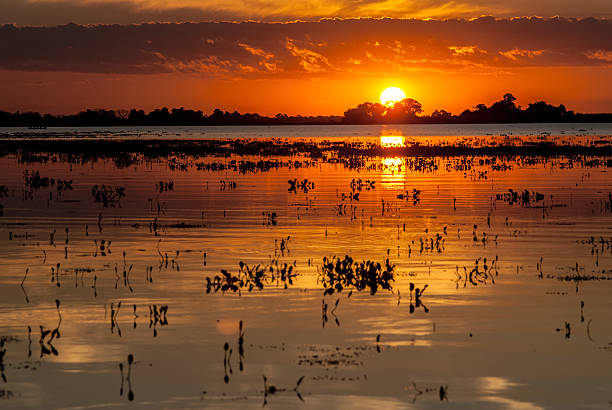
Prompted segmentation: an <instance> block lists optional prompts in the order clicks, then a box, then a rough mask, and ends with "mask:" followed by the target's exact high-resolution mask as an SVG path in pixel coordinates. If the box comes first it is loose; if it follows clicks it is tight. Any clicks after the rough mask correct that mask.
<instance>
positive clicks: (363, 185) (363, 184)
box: [351, 178, 376, 191]
mask: <svg viewBox="0 0 612 410" xmlns="http://www.w3.org/2000/svg"><path fill="white" fill-rule="evenodd" d="M375 188H376V181H373V180H369V179H366V180H365V181H364V180H362V179H361V178H358V179H355V178H353V179H352V180H351V189H352V190H353V191H361V190H363V189H365V190H366V191H369V190H371V189H375Z"/></svg>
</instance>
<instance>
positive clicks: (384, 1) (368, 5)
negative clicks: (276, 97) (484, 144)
mask: <svg viewBox="0 0 612 410" xmlns="http://www.w3.org/2000/svg"><path fill="white" fill-rule="evenodd" d="M481 15H495V16H496V17H506V18H507V17H515V16H545V17H552V16H557V15H558V16H573V17H589V16H593V17H599V18H610V17H612V2H610V1H609V0H582V1H576V0H538V1H533V0H512V1H507V0H300V1H292V2H291V1H286V0H3V1H1V2H0V24H4V23H15V24H18V25H47V26H48V25H57V24H67V23H70V22H75V23H79V24H114V23H119V24H132V23H144V22H151V21H158V22H186V21H220V20H223V21H244V20H252V19H254V20H258V21H267V22H274V21H276V22H287V21H294V20H297V19H299V20H318V19H320V18H330V17H340V18H355V17H391V18H420V19H424V18H438V19H439V18H473V17H478V16H481Z"/></svg>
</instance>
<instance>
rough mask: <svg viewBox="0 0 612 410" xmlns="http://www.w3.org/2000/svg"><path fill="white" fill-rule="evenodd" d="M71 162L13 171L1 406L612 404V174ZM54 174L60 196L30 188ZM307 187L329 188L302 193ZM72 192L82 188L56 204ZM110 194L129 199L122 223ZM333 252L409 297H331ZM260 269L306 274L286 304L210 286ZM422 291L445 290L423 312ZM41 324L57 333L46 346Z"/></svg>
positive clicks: (560, 164) (510, 168)
mask: <svg viewBox="0 0 612 410" xmlns="http://www.w3.org/2000/svg"><path fill="white" fill-rule="evenodd" d="M384 142H385V141H384V140H383V143H384ZM387 142H388V141H387ZM53 158H54V159H55V160H53V159H51V160H49V161H47V162H36V163H26V162H23V161H20V157H19V156H16V155H6V156H5V157H3V158H1V159H0V175H2V178H1V180H0V185H5V186H6V187H7V189H8V191H7V193H6V196H4V197H3V198H0V204H2V205H3V206H4V209H3V212H4V215H3V216H2V217H0V243H1V247H0V258H1V260H2V270H1V271H0V318H1V321H0V336H4V337H5V339H4V340H5V343H4V349H5V350H6V353H5V355H4V358H3V363H4V368H3V371H2V373H3V374H4V377H5V378H6V381H2V380H0V405H1V406H2V407H7V408H13V407H14V408H22V407H46V408H88V407H111V406H112V407H123V406H125V407H135V406H138V407H147V408H149V407H158V408H176V407H198V408H200V407H210V408H226V407H227V408H260V407H262V406H263V405H265V406H266V407H270V408H296V407H297V408H300V407H305V408H325V409H328V408H338V409H342V408H351V409H353V408H374V407H376V408H391V409H396V408H398V409H399V408H440V407H448V406H451V407H453V408H466V409H468V408H469V409H471V408H486V409H489V408H499V409H506V408H507V409H517V408H519V409H540V408H568V409H569V408H572V409H573V408H609V406H610V405H611V403H612V374H610V370H609V369H610V365H611V364H612V325H611V323H612V298H610V293H611V291H612V282H611V281H610V280H608V279H612V243H611V241H612V212H611V210H610V206H612V204H610V197H609V193H610V192H612V178H610V174H609V170H610V168H609V167H606V166H604V165H605V163H604V164H602V163H592V162H585V161H584V160H585V159H584V158H582V159H580V158H523V157H506V158H501V157H497V158H489V157H476V158H471V157H469V158H467V157H451V158H447V157H445V158H442V157H430V158H422V159H420V160H417V159H415V158H410V157H408V158H396V157H370V158H365V159H364V163H361V164H360V165H359V166H353V165H354V164H353V163H352V162H347V161H341V160H336V159H334V158H331V157H324V158H310V157H306V156H295V157H291V158H286V157H283V158H264V159H266V160H272V161H273V160H276V159H278V160H279V161H282V162H281V166H278V167H272V168H271V169H269V170H267V171H262V170H261V169H257V168H256V169H255V172H240V171H239V170H234V169H233V168H232V167H231V166H230V167H225V168H224V169H223V170H206V167H205V166H203V165H205V164H207V163H216V164H219V163H223V164H226V165H227V164H230V161H232V160H238V161H240V160H258V159H261V158H253V157H237V156H235V155H234V156H230V157H212V156H204V157H198V158H195V157H191V156H185V157H181V156H178V157H174V158H169V159H165V158H157V159H145V158H143V159H142V160H141V161H139V162H137V163H136V164H135V165H134V164H133V165H129V166H127V167H119V166H118V164H117V163H116V162H113V161H112V160H110V159H99V160H97V161H94V162H89V161H88V162H84V163H79V162H78V161H71V162H68V161H66V158H61V157H53ZM289 160H291V162H289ZM198 164H199V168H201V169H198ZM177 165H180V166H177ZM35 171H39V172H40V176H41V177H43V178H44V177H49V178H54V184H53V185H50V186H48V187H35V186H33V185H36V183H34V184H32V183H30V185H29V186H28V184H26V180H27V178H26V177H27V176H31V175H32V173H33V172H35ZM26 172H27V175H26V174H25V173H26ZM293 178H297V179H298V180H299V181H302V180H303V179H308V180H309V181H312V182H314V188H312V187H311V188H310V189H308V190H307V192H306V189H300V188H299V187H298V188H297V189H296V191H295V192H290V191H288V188H289V187H290V184H289V183H288V182H287V181H288V180H289V179H293ZM58 179H61V180H71V181H72V183H71V188H72V189H63V190H58V188H57V187H58V184H57V182H55V181H57V180H58ZM353 180H355V183H353V185H352V186H351V182H352V181H353ZM357 180H361V181H362V182H363V184H362V185H361V189H359V184H358V183H357ZM366 180H368V181H375V183H374V184H373V185H372V184H369V183H368V184H366V183H365V181H366ZM160 182H164V183H168V182H173V185H172V189H171V190H166V189H164V188H165V185H164V188H162V189H160V185H159V184H160ZM234 183H235V186H234ZM96 184H98V185H102V184H105V185H106V186H108V185H110V186H112V187H119V186H121V187H125V196H123V197H121V198H118V199H117V200H116V201H115V200H113V198H107V199H108V200H109V202H108V203H107V206H106V207H105V206H104V203H103V202H96V200H95V196H94V195H93V194H92V187H93V186H94V185H96ZM368 188H369V189H368ZM509 189H512V190H514V191H518V192H521V193H522V192H524V190H529V191H530V195H529V201H528V202H526V201H525V200H523V201H521V199H520V198H521V196H520V195H519V196H518V198H519V200H518V201H517V202H514V201H513V200H512V197H511V196H509V195H506V196H504V194H508V192H509V191H508V190H509ZM413 190H417V191H418V193H417V192H415V191H413ZM160 191H161V192H160ZM536 192H537V193H539V194H541V196H536V194H535V193H536ZM355 194H358V199H357V198H355V197H354V195H355ZM400 194H401V195H405V196H406V197H407V198H406V197H404V198H398V195H400ZM523 199H525V197H523ZM66 229H67V231H66ZM287 238H289V240H288V242H287V245H286V247H284V248H283V246H282V245H281V243H282V244H283V245H284V244H285V243H284V242H282V241H284V240H286V239H287ZM591 238H593V239H592V240H591ZM102 240H104V241H105V242H104V248H102V245H101V244H102ZM108 241H111V243H110V246H109V244H108ZM421 241H423V242H422V243H423V245H421ZM334 255H335V256H338V257H340V258H343V257H344V255H350V256H351V257H352V258H354V259H355V260H359V261H361V260H373V261H376V262H380V263H382V264H383V266H384V261H385V259H387V258H388V259H389V262H390V264H393V265H394V275H395V280H394V281H393V282H391V286H392V290H386V289H383V288H381V287H379V288H378V289H377V291H376V293H375V294H374V295H372V294H371V292H370V291H369V290H368V289H364V290H358V289H352V292H351V289H350V288H347V289H344V290H343V291H342V292H334V293H332V294H331V295H324V287H323V286H322V284H321V280H320V279H321V273H322V265H323V263H324V257H327V258H331V257H333V256H334ZM485 258H486V261H485ZM241 261H243V262H244V263H246V264H247V265H248V266H250V267H251V266H253V265H257V264H261V265H265V266H268V265H270V264H271V263H272V265H273V266H276V265H274V262H273V261H276V262H277V263H278V265H279V266H281V267H282V266H284V265H283V264H285V263H287V264H288V266H289V265H291V266H294V268H293V269H294V272H295V273H297V274H298V276H297V277H295V278H294V280H293V281H292V283H287V288H286V289H285V287H284V286H283V282H282V281H280V280H277V279H275V280H274V281H272V283H268V282H266V283H265V286H264V288H263V289H262V290H258V289H254V290H252V291H251V292H249V291H248V290H247V289H242V290H241V292H240V293H238V292H236V293H234V292H231V291H228V292H225V293H224V292H222V291H221V290H219V291H218V292H215V290H214V289H213V290H211V291H210V293H207V286H206V285H207V281H206V278H207V277H208V278H210V279H211V280H213V279H214V276H215V275H221V270H227V271H229V272H230V273H233V274H238V271H239V268H240V266H239V263H240V262H241ZM271 261H272V262H271ZM58 264H59V269H58V268H57V267H58ZM485 265H486V270H485ZM274 269H276V267H275V268H274ZM26 271H27V274H26ZM57 272H59V274H57ZM124 272H126V273H125V276H124ZM470 272H472V277H471V279H472V281H470V280H469V279H470ZM24 275H25V280H24ZM411 284H413V286H414V287H416V288H418V289H420V290H422V289H423V288H424V287H425V285H427V288H426V289H425V291H424V293H423V294H422V296H421V297H420V298H419V300H418V303H417V299H416V295H415V292H414V291H411ZM56 300H58V301H60V304H59V308H57V307H56ZM119 302H121V307H120V308H119V310H118V311H117V306H118V304H119ZM582 303H583V305H582ZM153 306H155V308H154V309H155V310H157V312H158V314H157V315H156V314H155V313H152V311H151V310H150V308H151V309H153ZM161 306H167V307H168V308H167V313H166V314H160V313H159V309H160V307H161ZM113 311H114V312H115V314H113V313H112V312H113ZM60 315H61V316H60ZM60 317H61V320H60ZM241 321H242V323H243V339H242V340H243V341H242V343H241V341H240V340H241V339H240V333H239V326H240V322H241ZM40 326H43V330H53V329H56V328H57V329H58V332H59V336H58V335H57V333H56V334H55V336H52V335H51V334H48V335H46V336H44V337H41V328H40ZM28 327H30V329H31V335H30V336H29V335H28ZM225 343H227V344H228V345H227V346H228V350H227V351H225V350H224V345H225ZM241 345H242V349H243V351H242V354H240V350H241V349H240V346H241ZM230 349H231V354H230V353H229V352H230ZM130 354H131V355H133V357H134V360H135V361H134V363H133V364H132V365H131V366H130V365H129V364H128V355H130ZM120 363H121V364H122V366H123V371H120V368H119V364H120ZM241 363H242V365H241ZM128 368H130V370H129V377H128ZM264 375H265V377H266V378H267V382H266V385H264V380H263V376H264ZM302 377H303V379H301V378H302ZM300 379H301V380H302V381H301V383H299V386H297V388H296V384H297V383H298V380H300ZM122 386H123V387H122ZM264 386H266V387H264ZM270 386H275V388H276V390H275V389H271V388H270ZM294 388H296V389H295V390H294ZM130 391H131V392H132V393H133V396H132V395H131V394H129V392H130ZM130 398H131V399H132V400H130Z"/></svg>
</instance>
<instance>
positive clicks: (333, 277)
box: [319, 255, 395, 295]
mask: <svg viewBox="0 0 612 410" xmlns="http://www.w3.org/2000/svg"><path fill="white" fill-rule="evenodd" d="M394 271H395V265H393V264H392V263H391V262H390V261H389V258H388V257H387V259H385V260H384V262H383V264H381V263H379V262H373V261H370V260H368V261H362V262H357V261H355V260H353V258H351V257H350V256H348V255H346V256H344V259H340V258H336V257H335V256H333V257H332V258H327V257H323V265H322V266H321V269H320V272H319V280H320V282H321V284H322V285H323V287H324V288H325V291H324V293H323V294H324V295H331V294H333V293H334V292H341V291H342V290H343V289H346V288H349V289H356V290H358V291H362V290H365V289H369V290H370V294H371V295H374V294H376V292H377V291H378V289H379V288H381V289H384V290H389V291H390V290H392V285H391V282H393V281H394V280H395V272H394Z"/></svg>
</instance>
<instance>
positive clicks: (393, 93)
mask: <svg viewBox="0 0 612 410" xmlns="http://www.w3.org/2000/svg"><path fill="white" fill-rule="evenodd" d="M405 98H406V93H405V92H404V91H403V90H402V89H401V88H397V87H389V88H385V90H384V91H383V92H382V93H381V94H380V102H381V103H383V105H386V106H387V107H389V106H392V105H393V104H395V103H396V102H398V101H402V100H404V99H405Z"/></svg>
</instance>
